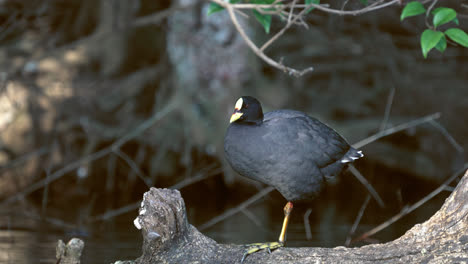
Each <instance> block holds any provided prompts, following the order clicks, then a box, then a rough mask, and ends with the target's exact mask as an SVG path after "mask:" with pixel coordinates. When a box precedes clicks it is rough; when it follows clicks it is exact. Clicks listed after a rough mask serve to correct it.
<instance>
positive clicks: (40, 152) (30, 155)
mask: <svg viewBox="0 0 468 264" xmlns="http://www.w3.org/2000/svg"><path fill="white" fill-rule="evenodd" d="M49 152H50V149H49V147H41V148H39V149H37V150H34V151H31V152H29V153H26V154H24V155H22V156H20V157H18V158H16V159H14V160H12V161H10V162H8V163H7V164H6V165H4V166H1V167H0V173H2V172H4V171H5V170H8V169H11V168H13V167H16V166H18V165H20V164H23V163H24V162H26V161H28V160H30V159H32V158H34V157H36V156H38V157H40V156H42V155H44V154H47V153H49Z"/></svg>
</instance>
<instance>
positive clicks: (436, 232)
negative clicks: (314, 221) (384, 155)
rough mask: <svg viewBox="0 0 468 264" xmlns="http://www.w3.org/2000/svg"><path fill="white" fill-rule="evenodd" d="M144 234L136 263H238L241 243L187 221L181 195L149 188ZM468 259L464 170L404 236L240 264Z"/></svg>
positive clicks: (284, 252)
mask: <svg viewBox="0 0 468 264" xmlns="http://www.w3.org/2000/svg"><path fill="white" fill-rule="evenodd" d="M134 223H135V226H136V227H137V228H138V229H141V230H142V233H143V239H144V242H143V252H142V255H141V256H140V257H139V258H138V259H136V260H135V262H136V263H142V264H143V263H144V264H146V263H240V260H241V258H242V255H243V252H244V250H245V248H244V247H243V246H242V245H232V244H218V243H216V241H214V240H212V239H210V238H208V237H206V236H204V235H203V234H202V233H200V232H199V231H198V230H197V229H196V228H195V227H194V226H192V225H190V224H189V223H188V221H187V216H186V210H185V203H184V200H183V199H182V197H181V195H180V193H179V191H177V190H170V189H157V188H151V189H150V190H149V191H148V192H146V193H145V194H144V198H143V202H142V204H141V207H140V209H139V216H138V217H137V218H136V219H135V222H134ZM467 261H468V170H467V171H466V173H465V175H464V176H463V178H462V179H461V181H460V182H459V184H458V186H457V187H456V188H455V190H454V191H453V192H452V194H451V195H450V196H449V197H448V198H447V199H446V201H445V203H444V205H443V206H442V208H441V209H440V210H439V211H437V212H436V213H435V214H434V215H433V216H432V217H431V218H430V219H429V220H427V221H426V222H424V223H422V224H417V225H415V226H414V227H413V228H411V229H410V230H409V231H407V232H406V233H405V234H404V235H403V236H402V237H400V238H398V239H396V240H394V241H391V242H388V243H383V244H373V245H367V246H363V247H359V248H346V247H335V248H288V247H285V248H280V249H277V250H275V251H273V252H272V253H271V254H268V253H267V252H266V251H265V252H259V253H255V254H253V255H249V256H248V257H247V258H246V260H245V261H244V263H460V262H467Z"/></svg>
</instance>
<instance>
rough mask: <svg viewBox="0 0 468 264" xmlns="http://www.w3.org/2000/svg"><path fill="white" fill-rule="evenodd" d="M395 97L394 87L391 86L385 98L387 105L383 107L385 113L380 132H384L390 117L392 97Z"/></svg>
mask: <svg viewBox="0 0 468 264" xmlns="http://www.w3.org/2000/svg"><path fill="white" fill-rule="evenodd" d="M394 96H395V87H393V86H392V89H391V90H390V94H389V95H388V97H387V104H386V105H385V113H384V118H383V120H382V123H381V124H380V131H382V130H384V129H385V127H387V123H388V119H389V117H390V111H391V110H392V104H393V97H394Z"/></svg>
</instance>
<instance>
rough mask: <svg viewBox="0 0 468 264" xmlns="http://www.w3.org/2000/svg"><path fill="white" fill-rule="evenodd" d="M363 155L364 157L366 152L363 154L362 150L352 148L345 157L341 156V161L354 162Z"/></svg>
mask: <svg viewBox="0 0 468 264" xmlns="http://www.w3.org/2000/svg"><path fill="white" fill-rule="evenodd" d="M362 157H364V154H362V151H361V150H357V149H355V148H350V149H349V150H348V152H347V153H346V154H345V155H344V156H343V158H341V163H349V162H353V161H355V160H357V159H359V158H362Z"/></svg>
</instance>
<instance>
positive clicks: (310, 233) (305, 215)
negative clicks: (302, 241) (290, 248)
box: [304, 208, 312, 240]
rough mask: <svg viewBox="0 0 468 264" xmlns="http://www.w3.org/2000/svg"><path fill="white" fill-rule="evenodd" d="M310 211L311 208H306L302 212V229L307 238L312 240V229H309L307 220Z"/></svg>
mask: <svg viewBox="0 0 468 264" xmlns="http://www.w3.org/2000/svg"><path fill="white" fill-rule="evenodd" d="M311 213H312V208H308V209H307V211H306V212H305V214H304V229H305V233H306V239H307V240H312V231H311V230H310V220H309V216H310V214H311Z"/></svg>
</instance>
